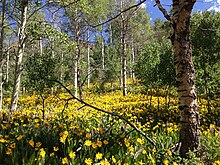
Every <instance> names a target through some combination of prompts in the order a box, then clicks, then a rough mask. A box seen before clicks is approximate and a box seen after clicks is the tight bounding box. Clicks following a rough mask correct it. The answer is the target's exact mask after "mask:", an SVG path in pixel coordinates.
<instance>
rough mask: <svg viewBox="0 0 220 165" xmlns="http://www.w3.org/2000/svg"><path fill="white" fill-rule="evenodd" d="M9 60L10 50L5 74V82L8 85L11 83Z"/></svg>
mask: <svg viewBox="0 0 220 165" xmlns="http://www.w3.org/2000/svg"><path fill="white" fill-rule="evenodd" d="M9 59H10V50H9V49H8V51H7V56H6V73H5V82H6V84H8V81H9V76H8V74H9Z"/></svg>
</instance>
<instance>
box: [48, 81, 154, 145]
mask: <svg viewBox="0 0 220 165" xmlns="http://www.w3.org/2000/svg"><path fill="white" fill-rule="evenodd" d="M50 81H54V82H56V83H58V84H60V85H61V86H62V87H63V88H64V89H65V90H66V91H67V92H68V93H69V94H70V95H71V96H72V98H73V99H75V100H77V101H79V102H80V103H82V104H84V105H85V106H88V107H90V108H93V109H95V110H97V111H99V112H103V113H106V114H109V115H112V116H115V117H117V118H118V119H121V120H123V121H125V122H126V123H127V124H128V125H130V126H131V127H132V128H133V129H135V130H136V131H137V132H138V133H139V134H141V135H142V136H143V137H145V139H146V140H147V141H148V142H150V144H152V145H153V146H155V141H154V140H152V139H151V138H150V137H148V136H147V135H146V134H145V133H144V132H143V131H141V130H140V129H138V128H137V127H136V126H135V125H134V124H133V123H131V122H130V121H129V120H127V119H126V118H124V117H123V116H120V115H119V114H117V113H114V112H109V111H107V110H104V109H100V108H98V107H95V106H93V105H91V104H89V103H87V102H85V101H83V100H81V99H79V98H77V97H75V96H74V95H73V94H72V92H71V91H70V90H69V89H68V88H67V87H66V86H65V85H63V84H62V83H61V82H60V81H58V80H50Z"/></svg>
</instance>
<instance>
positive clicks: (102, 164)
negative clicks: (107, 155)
mask: <svg viewBox="0 0 220 165" xmlns="http://www.w3.org/2000/svg"><path fill="white" fill-rule="evenodd" d="M100 163H101V165H110V163H109V162H108V161H107V160H102V161H101V162H100Z"/></svg>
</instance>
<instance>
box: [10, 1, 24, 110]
mask: <svg viewBox="0 0 220 165" xmlns="http://www.w3.org/2000/svg"><path fill="white" fill-rule="evenodd" d="M27 8H28V0H22V11H21V22H20V27H19V30H18V39H19V40H18V54H17V57H16V64H15V75H14V86H13V93H12V99H11V108H10V110H11V111H15V110H16V109H17V103H18V94H19V90H20V84H21V72H22V67H21V64H22V58H23V54H24V48H25V27H26V23H27Z"/></svg>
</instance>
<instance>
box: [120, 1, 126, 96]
mask: <svg viewBox="0 0 220 165" xmlns="http://www.w3.org/2000/svg"><path fill="white" fill-rule="evenodd" d="M121 9H123V2H122V1H121ZM125 37H126V25H125V17H124V14H123V13H122V14H121V58H122V91H123V96H126V95H127V54H126V43H125Z"/></svg>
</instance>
